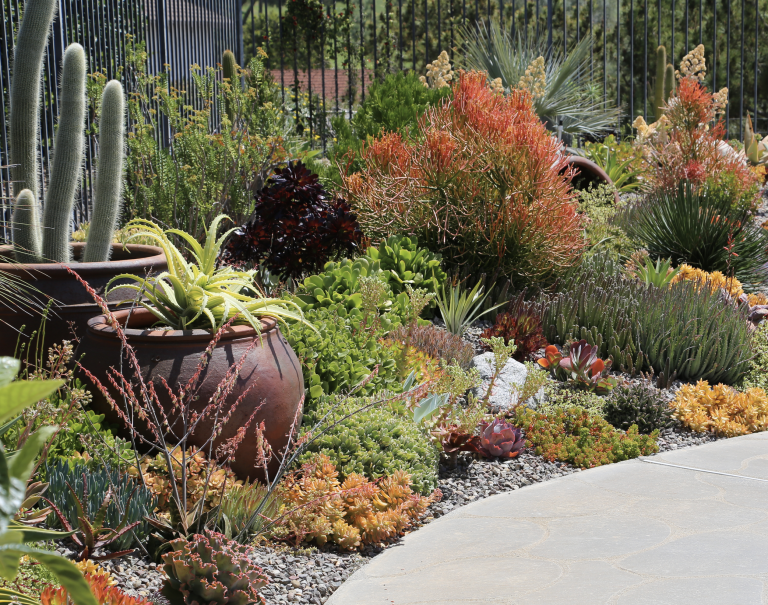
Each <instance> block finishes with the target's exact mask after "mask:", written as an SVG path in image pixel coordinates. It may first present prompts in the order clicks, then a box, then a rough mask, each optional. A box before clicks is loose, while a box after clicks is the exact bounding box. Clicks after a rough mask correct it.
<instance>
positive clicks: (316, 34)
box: [243, 0, 768, 138]
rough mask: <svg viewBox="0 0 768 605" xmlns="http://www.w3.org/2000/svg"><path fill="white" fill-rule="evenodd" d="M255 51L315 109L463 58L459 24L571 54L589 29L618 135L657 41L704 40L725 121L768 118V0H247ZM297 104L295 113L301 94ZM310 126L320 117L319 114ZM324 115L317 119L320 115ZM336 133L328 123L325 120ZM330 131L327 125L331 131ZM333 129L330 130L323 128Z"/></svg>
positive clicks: (672, 48) (644, 104) (594, 65)
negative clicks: (445, 56) (722, 92)
mask: <svg viewBox="0 0 768 605" xmlns="http://www.w3.org/2000/svg"><path fill="white" fill-rule="evenodd" d="M243 4H244V6H243V21H244V40H245V44H244V46H245V52H246V55H252V54H255V53H256V52H257V49H258V48H259V47H261V48H262V49H263V50H264V51H265V52H266V53H267V54H268V55H269V58H268V62H269V66H270V68H271V69H272V70H273V74H274V76H275V79H276V80H277V81H278V82H281V83H283V85H284V86H286V87H287V88H288V89H289V90H290V88H291V87H293V88H294V89H295V88H299V89H301V90H303V91H304V92H305V93H306V92H309V91H312V94H311V95H309V98H308V99H307V100H306V103H308V104H309V107H308V110H307V109H305V110H304V111H305V112H307V111H308V112H309V114H310V115H311V114H312V113H313V112H314V113H315V114H321V115H326V114H328V113H342V112H345V113H348V112H351V111H352V109H353V106H354V103H355V102H356V101H359V100H361V99H363V98H364V97H365V94H366V89H367V87H368V86H369V85H370V82H371V81H372V80H373V79H374V78H380V77H383V75H384V74H386V73H387V72H389V71H394V70H397V69H400V70H402V69H415V70H417V71H418V72H419V73H424V71H425V67H426V64H427V63H429V62H430V61H433V60H434V59H435V58H436V57H437V55H438V54H439V53H440V52H441V51H442V50H446V51H448V52H449V54H450V55H451V58H452V61H453V62H459V63H460V61H461V56H462V41H461V37H460V29H461V26H467V25H469V26H473V25H474V24H476V23H478V22H484V23H486V24H487V23H489V22H490V21H491V19H494V20H499V21H500V22H501V23H502V24H503V26H504V27H505V28H507V29H508V30H511V32H512V33H513V35H514V36H517V35H520V36H521V37H523V38H524V39H526V40H527V39H528V38H530V37H535V39H536V40H539V41H541V42H542V43H546V44H549V45H554V48H555V49H556V50H561V51H565V52H567V51H568V50H569V49H572V48H573V47H574V46H575V45H576V43H577V42H578V41H579V40H581V39H582V38H584V37H585V36H590V37H591V39H592V43H591V45H592V49H591V53H590V61H591V69H592V70H593V73H595V75H596V82H595V83H596V88H597V89H598V90H596V93H597V94H598V95H602V97H603V98H604V99H607V100H610V101H612V102H613V103H615V104H617V105H618V106H619V107H620V108H621V109H622V118H621V124H617V132H619V133H620V132H622V131H624V132H626V131H627V130H628V127H629V124H630V123H631V121H632V120H633V119H634V118H635V117H636V116H637V115H643V116H644V117H645V118H648V114H649V109H650V110H651V112H652V103H651V105H650V106H649V98H651V92H652V86H653V75H652V74H653V72H654V68H655V52H656V48H657V46H658V45H662V44H663V45H665V46H666V49H667V52H668V61H669V62H671V63H673V64H674V65H675V66H677V65H678V64H679V62H680V60H681V59H682V57H683V56H684V55H685V54H686V53H687V52H689V51H690V50H692V49H693V48H694V47H695V46H696V45H698V44H704V46H705V49H706V60H707V64H708V75H707V81H706V83H707V85H708V86H709V87H710V88H711V89H713V90H719V89H720V88H721V87H724V86H725V87H728V88H729V90H730V103H729V105H728V107H727V111H726V115H725V121H726V124H727V127H728V133H729V136H730V137H732V138H741V136H742V133H743V126H744V120H745V119H746V115H747V112H749V113H750V114H751V116H752V117H753V120H755V121H756V123H757V124H756V127H757V129H758V130H759V129H760V128H761V126H762V127H768V122H766V119H768V95H767V94H766V93H767V92H768V80H767V75H766V73H765V72H763V71H761V66H762V65H763V64H764V63H765V59H766V54H768V50H766V49H765V45H763V48H761V45H760V44H759V37H760V34H761V32H764V31H765V23H764V20H765V18H766V16H767V15H768V0H707V1H706V2H704V0H663V1H662V0H482V1H481V0H245V1H244V3H243ZM290 101H293V102H294V103H295V104H296V107H297V110H298V103H297V102H296V99H295V98H291V99H289V102H290ZM310 124H312V122H311V121H310ZM315 124H317V122H316V121H315ZM319 127H320V128H322V129H323V130H324V131H327V128H326V124H325V123H322V124H320V125H319ZM328 132H329V133H330V131H328ZM317 134H321V135H322V134H325V132H322V133H317Z"/></svg>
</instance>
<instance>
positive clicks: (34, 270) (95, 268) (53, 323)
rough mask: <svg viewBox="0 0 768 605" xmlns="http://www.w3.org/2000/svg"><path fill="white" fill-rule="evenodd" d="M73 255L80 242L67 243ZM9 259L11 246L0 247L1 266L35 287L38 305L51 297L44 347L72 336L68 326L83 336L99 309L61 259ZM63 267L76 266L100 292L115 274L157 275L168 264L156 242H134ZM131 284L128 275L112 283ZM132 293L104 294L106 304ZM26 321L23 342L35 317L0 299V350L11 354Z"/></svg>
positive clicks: (126, 290) (37, 319) (37, 322)
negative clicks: (107, 256) (99, 258)
mask: <svg viewBox="0 0 768 605" xmlns="http://www.w3.org/2000/svg"><path fill="white" fill-rule="evenodd" d="M71 246H72V255H73V258H75V259H77V258H80V256H81V254H82V252H83V249H84V248H85V244H83V243H72V244H71ZM12 259H13V248H12V247H11V246H0V271H2V272H5V273H7V274H10V275H13V276H15V277H16V278H18V279H19V280H22V281H24V282H27V283H29V284H30V285H31V286H34V287H35V288H37V290H38V291H39V292H41V293H42V295H41V294H34V293H33V296H35V298H37V299H38V301H40V302H41V303H42V304H45V303H46V302H47V301H48V299H49V298H50V299H53V301H54V304H53V307H52V309H51V314H50V316H49V320H48V322H47V323H46V325H45V339H44V341H43V343H42V345H43V347H45V348H44V349H43V351H47V350H48V347H50V346H51V345H52V344H54V343H59V342H61V341H62V340H65V339H66V340H72V338H73V334H72V329H74V330H75V334H76V335H77V337H78V338H79V337H82V336H84V335H85V331H86V328H87V326H88V320H89V319H91V318H92V317H93V316H94V315H98V314H99V313H101V310H100V309H99V307H98V305H96V303H95V302H94V300H93V297H92V296H91V295H90V294H89V293H88V291H87V290H86V289H85V287H84V286H83V285H82V284H81V283H80V282H79V281H77V279H75V277H74V276H73V275H72V274H71V273H69V272H68V271H67V270H66V268H65V265H64V264H63V263H39V264H20V263H13V262H9V261H10V260H12ZM66 266H68V267H70V268H71V269H72V270H74V271H76V272H77V274H78V275H80V277H82V278H83V279H84V280H85V281H86V282H88V284H90V286H91V287H92V288H93V289H94V290H96V293H97V294H99V295H100V296H104V289H105V288H106V285H107V284H108V283H109V281H110V280H111V279H112V278H113V277H115V276H116V275H120V274H121V273H128V274H131V275H138V276H140V277H144V276H145V275H147V274H149V273H153V274H154V275H157V274H158V273H161V272H162V271H165V270H166V269H167V268H168V263H167V262H166V259H165V254H164V253H163V251H162V249H161V248H158V247H156V246H143V245H138V244H128V245H126V246H123V245H122V244H113V245H112V256H111V260H109V261H106V262H103V263H77V262H76V263H69V264H67V265H66ZM122 283H130V280H121V281H118V282H115V285H119V284H122ZM136 296H137V293H136V292H135V291H134V290H131V289H129V288H119V289H116V290H113V291H111V292H110V295H109V296H108V297H107V300H108V302H109V303H110V307H112V308H116V305H117V303H119V302H121V301H124V300H126V299H129V300H133V299H134V298H135V297H136ZM22 326H26V327H25V329H24V334H23V335H22V336H21V339H22V342H24V341H28V339H29V335H30V334H31V333H32V331H34V330H37V329H38V328H39V326H40V317H39V315H36V314H34V313H32V312H24V311H22V310H20V309H18V308H9V307H7V306H5V305H3V304H0V355H13V353H14V350H15V348H16V343H17V341H18V340H19V338H20V337H19V330H20V329H21V327H22Z"/></svg>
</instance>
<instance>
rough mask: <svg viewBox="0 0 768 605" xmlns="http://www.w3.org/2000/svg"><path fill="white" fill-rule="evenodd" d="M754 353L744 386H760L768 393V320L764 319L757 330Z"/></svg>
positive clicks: (753, 346)
mask: <svg viewBox="0 0 768 605" xmlns="http://www.w3.org/2000/svg"><path fill="white" fill-rule="evenodd" d="M752 355H753V357H752V359H751V360H750V362H749V369H748V370H747V373H746V374H745V375H744V388H747V389H755V388H759V389H763V390H764V391H765V392H766V393H768V321H763V322H762V323H761V324H760V325H759V326H758V328H757V330H756V331H755V335H754V339H753V340H752Z"/></svg>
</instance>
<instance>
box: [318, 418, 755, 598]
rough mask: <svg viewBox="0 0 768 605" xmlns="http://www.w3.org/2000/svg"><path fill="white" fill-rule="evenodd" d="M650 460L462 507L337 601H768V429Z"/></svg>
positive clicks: (395, 550)
mask: <svg viewBox="0 0 768 605" xmlns="http://www.w3.org/2000/svg"><path fill="white" fill-rule="evenodd" d="M646 460H650V461H653V462H662V463H664V464H665V465H661V464H652V463H649V462H645V461H641V460H631V461H627V462H622V463H619V464H612V465H608V466H603V467H599V468H596V469H591V470H587V471H583V472H581V473H576V474H574V475H569V476H567V477H560V478H558V479H555V480H552V481H547V482H546V483H539V484H536V485H533V486H530V487H525V488H523V489H520V490H517V491H514V492H510V493H507V494H500V495H497V496H493V497H491V498H488V499H486V500H481V501H479V502H475V503H473V504H470V505H468V506H464V507H462V508H460V509H458V510H456V511H454V512H452V513H450V514H449V515H446V516H445V517H443V518H441V519H438V520H437V521H434V522H433V523H430V524H429V525H427V526H426V527H424V528H422V529H420V530H418V531H416V532H414V533H412V534H410V535H408V536H406V537H405V539H404V540H403V542H402V544H400V545H398V546H395V547H392V548H389V549H388V550H386V551H385V552H383V553H382V554H381V555H379V556H377V557H376V558H375V559H373V560H372V561H371V563H369V564H368V565H366V566H365V567H363V568H362V569H360V570H358V571H357V573H355V574H354V575H353V576H352V577H351V578H350V579H349V580H347V582H346V583H344V584H343V585H342V586H341V588H340V589H339V590H338V591H337V592H336V593H335V594H334V595H333V596H332V597H331V599H330V600H329V601H328V602H327V603H328V605H411V604H416V603H439V604H440V605H458V604H459V603H499V604H501V603H503V604H505V605H513V604H514V605H600V604H603V603H605V604H611V605H688V604H691V605H694V604H695V605H707V604H717V605H758V604H762V605H768V433H760V434H756V435H748V436H746V437H738V438H735V439H728V440H723V441H718V442H715V443H711V444H707V445H703V446H699V447H695V448H689V449H685V450H681V451H678V452H672V453H665V454H661V455H658V456H653V457H650V458H647V459H646ZM667 464H668V465H674V466H666V465H667ZM683 466H685V467H693V468H695V469H701V470H690V469H686V468H681V467H683ZM704 471H710V472H704ZM718 473H721V474H718ZM755 479H761V480H755Z"/></svg>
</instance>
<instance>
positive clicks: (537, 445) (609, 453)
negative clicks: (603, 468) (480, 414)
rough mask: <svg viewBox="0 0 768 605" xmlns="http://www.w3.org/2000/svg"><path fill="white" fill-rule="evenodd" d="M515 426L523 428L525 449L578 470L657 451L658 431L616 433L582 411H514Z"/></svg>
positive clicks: (605, 424)
mask: <svg viewBox="0 0 768 605" xmlns="http://www.w3.org/2000/svg"><path fill="white" fill-rule="evenodd" d="M515 424H517V425H518V426H520V427H522V428H523V429H525V438H526V441H527V445H528V447H531V448H533V450H534V451H535V453H536V454H537V455H539V456H544V457H545V458H547V459H548V460H551V461H554V460H560V461H561V462H569V463H571V464H573V465H574V466H579V467H581V468H591V467H593V466H600V465H602V464H610V463H612V462H620V461H622V460H629V459H630V458H637V457H638V456H647V455H648V454H654V453H656V452H657V451H659V448H658V446H657V445H656V437H657V436H658V431H653V432H652V433H651V434H650V435H640V434H639V433H638V430H637V426H634V425H633V426H631V427H630V428H629V430H627V432H626V433H624V432H621V431H617V430H616V429H614V428H613V427H612V426H611V425H610V424H608V423H607V422H606V421H605V420H603V419H602V418H600V417H599V416H595V415H591V414H590V413H589V412H587V410H584V409H582V408H578V407H573V408H558V409H556V410H555V411H554V412H553V413H551V414H542V413H539V412H535V411H533V410H531V409H529V408H525V407H520V408H518V409H517V412H516V416H515Z"/></svg>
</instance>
